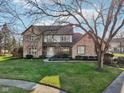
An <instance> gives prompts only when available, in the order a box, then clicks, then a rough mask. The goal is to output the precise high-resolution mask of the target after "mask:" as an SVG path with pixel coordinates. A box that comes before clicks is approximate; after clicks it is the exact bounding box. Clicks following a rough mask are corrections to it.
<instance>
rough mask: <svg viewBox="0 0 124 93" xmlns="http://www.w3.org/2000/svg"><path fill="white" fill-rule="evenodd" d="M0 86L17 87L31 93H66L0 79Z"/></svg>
mask: <svg viewBox="0 0 124 93" xmlns="http://www.w3.org/2000/svg"><path fill="white" fill-rule="evenodd" d="M0 85H1V86H12V87H18V88H22V89H24V90H31V91H32V92H31V93H66V92H64V91H62V90H59V89H57V88H53V87H50V86H46V85H41V84H37V83H34V82H28V81H23V80H11V79H0Z"/></svg>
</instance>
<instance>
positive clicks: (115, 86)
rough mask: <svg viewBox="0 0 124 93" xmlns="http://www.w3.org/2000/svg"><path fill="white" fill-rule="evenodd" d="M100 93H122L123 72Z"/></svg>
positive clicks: (123, 89) (123, 83) (123, 88)
mask: <svg viewBox="0 0 124 93" xmlns="http://www.w3.org/2000/svg"><path fill="white" fill-rule="evenodd" d="M102 93H124V72H122V73H121V74H120V75H119V76H118V77H117V78H116V79H115V80H114V81H113V82H112V83H111V84H110V85H109V86H108V87H107V88H106V89H105V90H104V91H103V92H102Z"/></svg>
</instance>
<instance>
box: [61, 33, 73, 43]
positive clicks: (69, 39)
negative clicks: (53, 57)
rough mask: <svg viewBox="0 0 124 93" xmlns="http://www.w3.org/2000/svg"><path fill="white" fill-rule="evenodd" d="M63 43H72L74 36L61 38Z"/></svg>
mask: <svg viewBox="0 0 124 93" xmlns="http://www.w3.org/2000/svg"><path fill="white" fill-rule="evenodd" d="M61 42H72V35H63V36H61Z"/></svg>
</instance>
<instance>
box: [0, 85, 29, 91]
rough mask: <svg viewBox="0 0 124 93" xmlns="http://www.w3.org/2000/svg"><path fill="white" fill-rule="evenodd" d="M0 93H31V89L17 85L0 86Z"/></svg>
mask: <svg viewBox="0 0 124 93" xmlns="http://www.w3.org/2000/svg"><path fill="white" fill-rule="evenodd" d="M0 93H29V91H26V90H23V89H20V88H15V87H5V86H0Z"/></svg>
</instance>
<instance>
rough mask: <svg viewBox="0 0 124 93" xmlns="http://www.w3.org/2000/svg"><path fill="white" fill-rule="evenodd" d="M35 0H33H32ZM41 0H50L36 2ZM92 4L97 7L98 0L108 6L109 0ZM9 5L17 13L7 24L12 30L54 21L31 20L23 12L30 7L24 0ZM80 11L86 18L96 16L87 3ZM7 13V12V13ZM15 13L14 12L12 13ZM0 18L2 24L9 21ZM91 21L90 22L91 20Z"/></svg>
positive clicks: (48, 19) (49, 19) (93, 1)
mask: <svg viewBox="0 0 124 93" xmlns="http://www.w3.org/2000/svg"><path fill="white" fill-rule="evenodd" d="M33 1H35V0H33ZM39 1H41V2H42V3H46V4H50V3H51V2H50V0H37V2H39ZM61 1H62V2H64V1H66V2H69V0H61ZM90 1H91V2H92V3H93V4H94V6H96V7H97V8H98V7H99V5H98V1H101V2H104V4H105V6H108V5H109V4H110V2H109V1H110V0H90ZM9 5H10V7H11V8H12V10H14V11H16V13H17V14H18V15H19V16H18V18H15V19H14V18H12V19H11V20H12V21H14V20H15V22H14V23H13V24H9V25H10V27H13V30H15V31H18V32H19V33H21V32H23V31H24V30H25V29H27V28H28V27H29V26H30V25H51V24H53V22H54V19H53V18H48V17H46V18H44V19H42V20H41V19H40V20H38V21H36V22H34V21H32V19H33V18H32V17H30V16H26V15H25V14H24V12H25V11H26V10H30V9H31V8H32V7H31V6H29V5H27V4H26V3H25V0H12V1H11V2H10V3H9ZM82 12H83V13H84V16H85V17H87V18H88V19H90V17H91V16H92V15H94V16H97V15H98V14H97V12H96V11H95V10H94V9H93V8H89V7H88V5H87V4H84V5H83V8H82ZM7 15H9V14H7ZM14 15H15V13H14ZM0 20H2V22H1V23H0V24H1V25H2V24H4V23H5V22H6V23H8V21H10V19H8V18H6V17H1V16H0ZM69 21H70V22H75V20H74V19H73V18H70V19H69ZM91 23H92V22H91ZM99 29H102V28H101V27H99ZM75 32H80V33H82V32H83V31H81V30H80V29H75Z"/></svg>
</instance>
